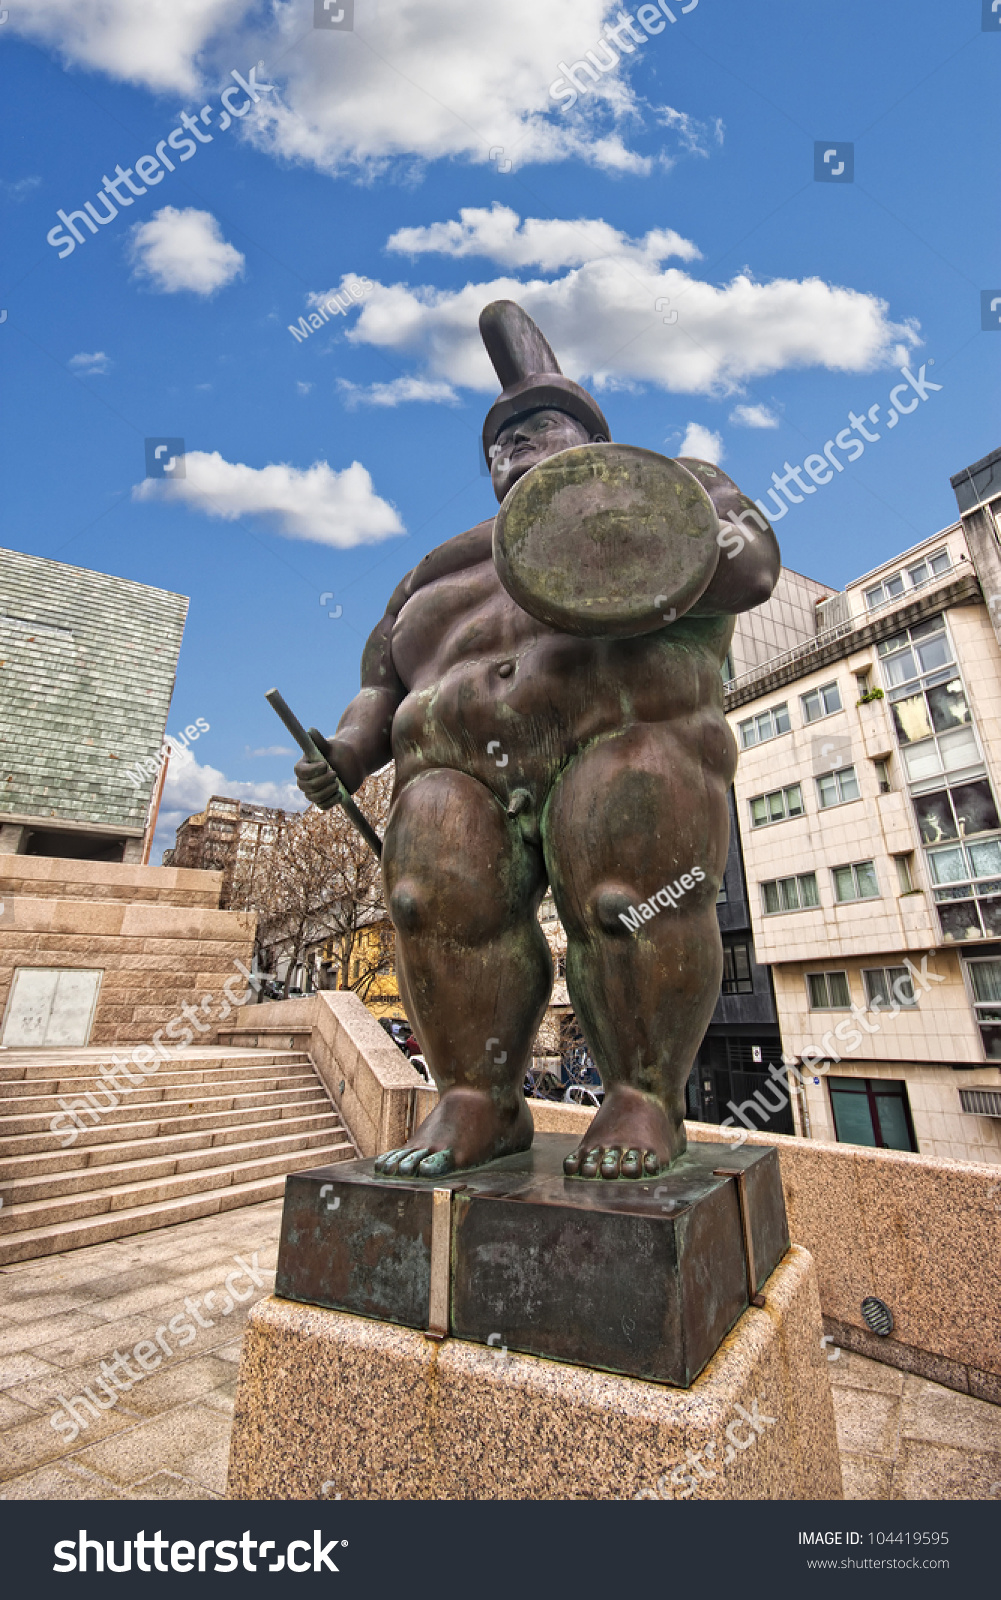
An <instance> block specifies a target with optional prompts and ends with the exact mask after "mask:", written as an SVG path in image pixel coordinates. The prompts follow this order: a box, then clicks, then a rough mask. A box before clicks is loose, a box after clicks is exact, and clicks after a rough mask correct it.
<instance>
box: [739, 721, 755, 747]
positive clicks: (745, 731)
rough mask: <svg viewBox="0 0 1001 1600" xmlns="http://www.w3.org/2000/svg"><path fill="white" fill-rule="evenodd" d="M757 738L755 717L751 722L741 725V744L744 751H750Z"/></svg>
mask: <svg viewBox="0 0 1001 1600" xmlns="http://www.w3.org/2000/svg"><path fill="white" fill-rule="evenodd" d="M757 737H758V735H757V733H756V732H755V727H754V718H753V717H751V719H750V721H748V722H742V723H741V724H740V743H741V747H742V748H743V749H744V750H748V749H750V747H751V745H752V744H754V743H756V741H757Z"/></svg>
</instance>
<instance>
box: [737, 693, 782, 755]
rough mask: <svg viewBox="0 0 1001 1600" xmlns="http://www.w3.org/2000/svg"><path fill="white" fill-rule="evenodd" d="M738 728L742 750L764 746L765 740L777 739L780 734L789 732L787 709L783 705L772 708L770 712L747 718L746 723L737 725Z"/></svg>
mask: <svg viewBox="0 0 1001 1600" xmlns="http://www.w3.org/2000/svg"><path fill="white" fill-rule="evenodd" d="M739 728H740V748H741V749H742V750H750V748H751V746H752V745H755V744H764V743H765V741H766V740H767V739H777V738H778V736H779V734H780V733H788V732H789V707H788V706H787V705H786V704H784V703H783V704H782V705H780V706H773V707H772V709H771V710H770V711H762V712H760V713H759V714H758V716H756V717H748V719H747V721H746V722H741V723H740V724H739Z"/></svg>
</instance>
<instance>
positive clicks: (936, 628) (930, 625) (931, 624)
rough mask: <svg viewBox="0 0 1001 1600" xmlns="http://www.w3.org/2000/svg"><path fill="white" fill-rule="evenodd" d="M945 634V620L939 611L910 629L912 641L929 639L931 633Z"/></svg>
mask: <svg viewBox="0 0 1001 1600" xmlns="http://www.w3.org/2000/svg"><path fill="white" fill-rule="evenodd" d="M944 632H945V618H944V617H943V615H942V613H941V611H939V612H938V613H937V614H936V615H935V616H934V617H928V618H927V619H926V620H925V621H924V622H916V623H915V624H914V626H913V628H912V629H911V638H912V639H930V638H931V636H932V634H933V633H944Z"/></svg>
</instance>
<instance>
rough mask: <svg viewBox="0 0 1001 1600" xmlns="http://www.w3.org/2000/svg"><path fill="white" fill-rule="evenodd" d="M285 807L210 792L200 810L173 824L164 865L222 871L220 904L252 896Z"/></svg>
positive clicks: (276, 834)
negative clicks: (172, 838) (174, 830)
mask: <svg viewBox="0 0 1001 1600" xmlns="http://www.w3.org/2000/svg"><path fill="white" fill-rule="evenodd" d="M284 816H285V813H284V812H283V811H281V810H280V809H278V808H277V807H274V806H261V805H257V804H255V803H254V802H252V801H250V800H230V799H228V798H227V796H225V795H220V794H214V795H213V796H212V797H211V799H210V800H209V802H208V805H207V806H206V807H205V810H204V811H198V812H196V813H195V815H194V816H191V817H186V818H185V820H184V821H183V822H182V823H181V826H180V827H179V828H178V830H177V836H176V839H175V841H174V848H173V849H172V850H165V851H164V853H163V865H164V866H165V867H200V868H202V869H203V870H208V871H214V872H222V873H223V893H222V900H221V902H220V904H221V905H222V906H224V907H226V906H229V905H230V904H231V903H232V899H233V895H234V893H235V894H236V895H237V896H238V897H240V898H241V899H242V900H248V899H250V898H251V897H252V894H253V888H254V884H255V882H256V881H257V878H258V875H259V874H260V873H262V872H263V870H264V863H265V859H266V856H267V851H268V848H269V846H270V845H272V844H273V843H274V841H275V839H276V838H277V837H278V832H279V829H280V828H281V825H282V819H283V818H284Z"/></svg>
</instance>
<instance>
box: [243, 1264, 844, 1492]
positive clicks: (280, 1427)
mask: <svg viewBox="0 0 1001 1600" xmlns="http://www.w3.org/2000/svg"><path fill="white" fill-rule="evenodd" d="M764 1287H765V1300H766V1305H765V1309H764V1310H758V1309H756V1308H755V1307H752V1308H751V1309H750V1310H748V1311H746V1312H745V1314H744V1315H743V1316H742V1317H741V1319H740V1321H739V1322H738V1323H737V1326H736V1327H735V1328H734V1329H733V1330H732V1331H731V1332H730V1333H729V1334H728V1335H727V1337H726V1338H725V1339H724V1341H723V1343H722V1345H721V1347H720V1348H719V1350H717V1352H716V1354H715V1355H714V1356H713V1358H712V1360H711V1361H710V1363H709V1365H708V1366H707V1367H706V1368H705V1370H704V1371H703V1372H702V1374H701V1375H700V1376H699V1377H698V1378H697V1379H696V1381H695V1383H693V1384H692V1386H691V1388H690V1389H687V1390H684V1391H682V1390H679V1389H671V1388H667V1387H666V1386H665V1385H663V1384H659V1383H643V1382H638V1381H637V1380H636V1379H635V1378H623V1377H619V1376H618V1375H616V1374H614V1373H609V1372H595V1371H590V1372H589V1371H587V1370H585V1369H584V1368H582V1367H579V1366H569V1365H567V1364H565V1363H563V1362H560V1361H541V1360H539V1359H538V1358H537V1357H535V1356H525V1355H517V1354H515V1353H514V1351H512V1350H510V1349H508V1350H504V1349H503V1348H502V1347H501V1346H498V1345H494V1346H493V1347H491V1348H489V1349H488V1348H486V1346H484V1345H482V1344H472V1343H467V1342H466V1341H465V1340H462V1339H445V1340H441V1341H439V1340H433V1339H429V1338H428V1337H427V1336H426V1335H425V1334H421V1333H418V1332H415V1331H414V1330H413V1329H410V1328H401V1327H398V1326H394V1325H392V1324H391V1323H386V1322H376V1321H373V1320H372V1319H370V1318H366V1317H352V1316H347V1315H346V1314H345V1313H344V1312H341V1311H326V1310H323V1309H322V1308H321V1307H319V1306H305V1305H295V1304H293V1303H292V1302H290V1301H288V1300H277V1299H270V1300H262V1301H260V1302H259V1303H258V1305H257V1306H255V1308H254V1310H253V1311H252V1312H251V1315H250V1321H249V1325H248V1329H247V1333H246V1336H245V1339H244V1344H243V1355H242V1359H241V1363H240V1382H239V1388H238V1391H237V1397H236V1409H235V1417H234V1424H233V1442H232V1448H231V1452H230V1466H229V1482H228V1486H227V1494H228V1496H229V1498H230V1499H234V1500H313V1501H316V1500H336V1499H342V1500H840V1499H841V1498H842V1488H841V1469H840V1464H839V1460H838V1448H837V1438H836V1434H835V1427H834V1407H833V1402H832V1398H831V1385H830V1380H829V1377H828V1372H829V1368H828V1363H827V1358H826V1354H825V1348H824V1346H823V1345H822V1337H823V1335H822V1327H821V1320H820V1301H819V1298H818V1295H817V1283H816V1275H815V1272H814V1268H813V1262H812V1260H811V1258H810V1256H809V1255H808V1254H807V1252H806V1251H805V1250H803V1249H801V1248H800V1247H799V1246H796V1245H794V1246H793V1247H792V1249H791V1250H790V1251H789V1252H788V1254H787V1255H786V1256H785V1257H784V1259H783V1261H782V1262H781V1264H780V1265H779V1266H778V1267H777V1268H776V1270H775V1271H774V1272H773V1273H772V1275H771V1277H770V1278H769V1279H768V1281H767V1283H766V1284H765V1286H764Z"/></svg>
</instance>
